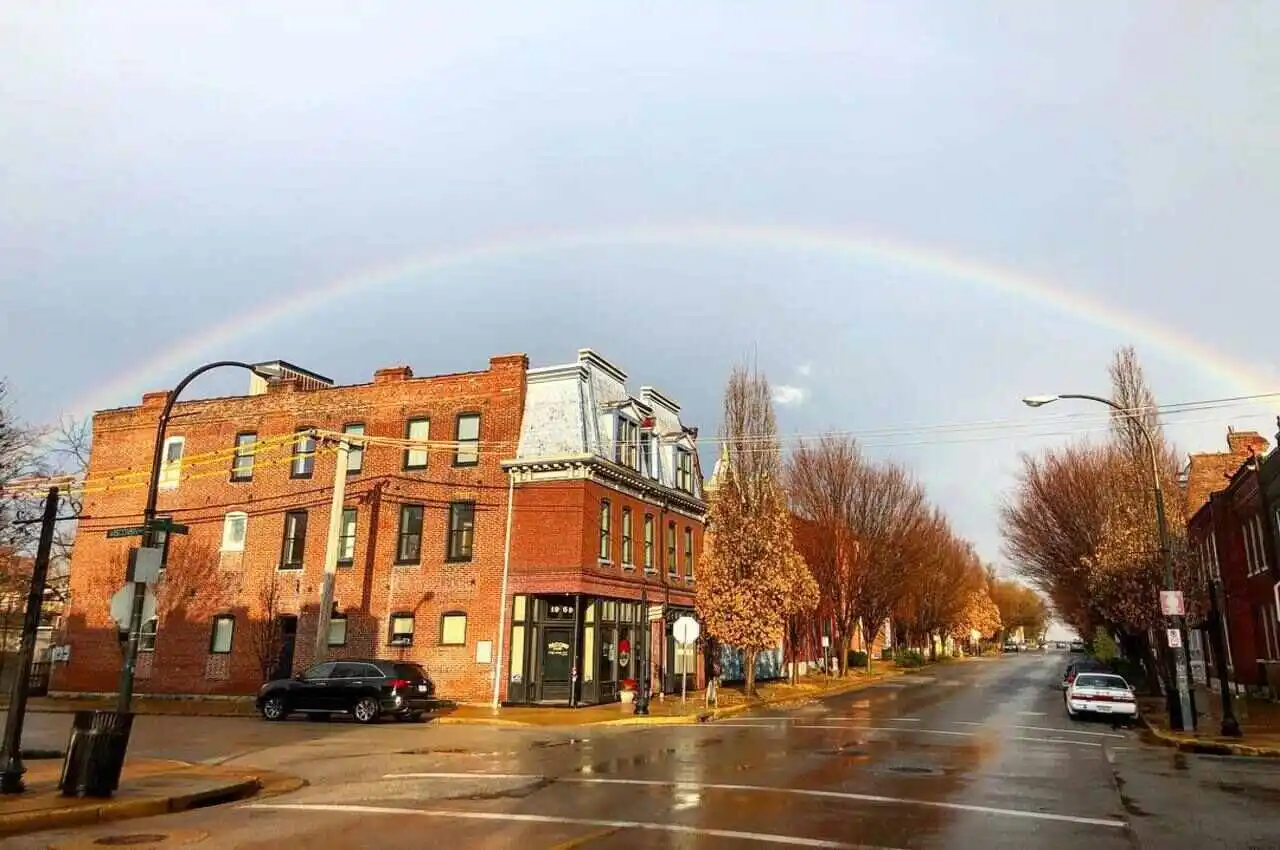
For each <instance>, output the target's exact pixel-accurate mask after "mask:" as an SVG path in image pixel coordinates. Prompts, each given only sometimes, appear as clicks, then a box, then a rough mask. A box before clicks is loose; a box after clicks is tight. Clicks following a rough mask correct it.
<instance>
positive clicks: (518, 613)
mask: <svg viewBox="0 0 1280 850" xmlns="http://www.w3.org/2000/svg"><path fill="white" fill-rule="evenodd" d="M527 601H528V597H527V596H517V597H516V598H515V600H514V601H513V602H512V605H511V619H512V620H515V621H516V622H517V623H520V622H524V615H525V604H526V602H527Z"/></svg>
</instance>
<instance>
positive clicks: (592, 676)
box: [582, 608, 608, 682]
mask: <svg viewBox="0 0 1280 850" xmlns="http://www.w3.org/2000/svg"><path fill="white" fill-rule="evenodd" d="M587 610H588V611H590V610H591V609H590V608H588V609H587ZM602 634H603V633H602ZM606 675H608V674H606ZM595 680H596V627H595V626H585V627H584V628H583V629H582V681H583V682H594V681H595Z"/></svg>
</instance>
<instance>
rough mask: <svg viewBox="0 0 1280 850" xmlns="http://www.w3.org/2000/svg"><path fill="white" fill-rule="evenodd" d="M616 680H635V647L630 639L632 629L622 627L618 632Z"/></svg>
mask: <svg viewBox="0 0 1280 850" xmlns="http://www.w3.org/2000/svg"><path fill="white" fill-rule="evenodd" d="M618 634H619V635H620V637H619V639H618V678H619V679H634V678H635V657H636V649H637V647H636V646H635V644H634V643H633V641H632V639H631V635H632V628H631V627H630V626H623V627H622V628H621V629H619V630H618Z"/></svg>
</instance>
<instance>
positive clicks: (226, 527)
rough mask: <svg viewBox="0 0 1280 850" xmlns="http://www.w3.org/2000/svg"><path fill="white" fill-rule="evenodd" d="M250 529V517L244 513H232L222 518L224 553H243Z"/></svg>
mask: <svg viewBox="0 0 1280 850" xmlns="http://www.w3.org/2000/svg"><path fill="white" fill-rule="evenodd" d="M248 527H249V515H248V514H247V513H245V512H244V511H232V512H231V513H229V514H227V515H226V516H224V517H223V518H222V551H223V552H243V551H244V537H245V532H246V531H247V530H248Z"/></svg>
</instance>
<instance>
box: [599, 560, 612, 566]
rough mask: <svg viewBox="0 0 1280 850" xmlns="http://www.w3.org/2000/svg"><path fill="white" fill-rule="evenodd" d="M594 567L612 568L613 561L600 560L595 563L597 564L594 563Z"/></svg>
mask: <svg viewBox="0 0 1280 850" xmlns="http://www.w3.org/2000/svg"><path fill="white" fill-rule="evenodd" d="M596 566H598V567H612V566H613V561H610V560H608V559H606V558H601V559H600V560H599V561H597V562H596Z"/></svg>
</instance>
